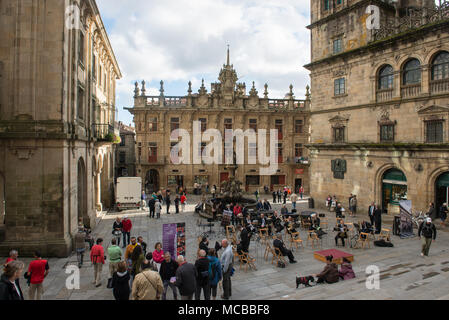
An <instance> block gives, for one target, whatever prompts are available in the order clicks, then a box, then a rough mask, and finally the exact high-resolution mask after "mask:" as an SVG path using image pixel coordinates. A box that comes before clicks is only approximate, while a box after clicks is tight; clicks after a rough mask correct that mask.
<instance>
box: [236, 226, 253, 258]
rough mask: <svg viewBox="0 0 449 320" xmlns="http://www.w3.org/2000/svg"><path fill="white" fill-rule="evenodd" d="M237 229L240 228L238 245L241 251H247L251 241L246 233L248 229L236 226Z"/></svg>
mask: <svg viewBox="0 0 449 320" xmlns="http://www.w3.org/2000/svg"><path fill="white" fill-rule="evenodd" d="M238 229H239V230H240V245H241V248H242V251H243V252H247V253H248V250H249V244H250V241H251V238H250V236H249V233H248V229H247V228H246V227H242V226H240V225H239V226H238Z"/></svg>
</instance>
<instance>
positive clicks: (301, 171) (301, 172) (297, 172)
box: [295, 169, 304, 174]
mask: <svg viewBox="0 0 449 320" xmlns="http://www.w3.org/2000/svg"><path fill="white" fill-rule="evenodd" d="M295 173H296V174H304V169H296V171H295Z"/></svg>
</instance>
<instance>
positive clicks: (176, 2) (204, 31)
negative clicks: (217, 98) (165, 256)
mask: <svg viewBox="0 0 449 320" xmlns="http://www.w3.org/2000/svg"><path fill="white" fill-rule="evenodd" d="M97 4H98V7H99V9H100V13H101V15H102V18H103V21H104V23H105V26H106V29H107V32H108V35H109V39H110V41H111V44H112V47H113V49H114V52H115V55H116V57H117V60H118V63H119V65H120V68H121V71H122V73H123V79H122V80H120V81H119V82H118V83H117V106H118V109H119V120H121V121H123V122H124V123H126V124H129V123H131V122H132V116H131V114H130V113H129V112H128V111H125V110H123V108H124V107H132V104H133V99H132V97H133V90H134V82H136V81H139V83H140V82H141V81H142V80H145V81H146V82H147V94H152V95H153V94H154V95H159V82H160V81H161V80H164V82H165V86H164V87H165V95H167V96H168V95H170V96H182V95H186V94H187V87H188V85H187V83H188V82H189V80H190V81H192V84H193V85H192V87H193V90H194V92H197V90H198V89H199V87H200V85H201V79H202V78H204V80H205V82H206V83H207V84H208V85H207V88H208V91H210V85H209V84H210V83H211V82H215V81H217V77H218V73H219V71H220V68H221V67H222V65H223V63H225V62H226V49H227V45H228V44H229V45H230V50H231V63H232V64H233V65H234V68H235V69H236V71H237V74H238V76H239V81H240V82H245V83H246V87H247V91H249V89H250V88H251V85H252V82H253V81H255V85H256V88H257V90H258V91H259V94H260V95H261V94H262V92H263V90H264V89H263V85H264V84H265V83H268V85H269V89H268V91H269V96H270V98H282V97H284V95H285V94H286V93H287V92H288V91H289V89H288V87H289V85H290V84H293V86H294V93H295V96H296V97H297V98H303V97H304V94H305V86H306V85H307V84H308V83H309V76H308V72H307V70H305V69H304V68H303V67H302V66H303V65H305V64H306V63H308V62H309V59H310V53H309V52H310V49H309V42H310V33H309V31H308V30H307V29H306V28H305V27H306V26H307V25H308V24H309V21H310V18H309V1H306V0H299V1H298V0H282V1H278V0H263V1H257V0H165V1H156V0H125V1H123V0H97Z"/></svg>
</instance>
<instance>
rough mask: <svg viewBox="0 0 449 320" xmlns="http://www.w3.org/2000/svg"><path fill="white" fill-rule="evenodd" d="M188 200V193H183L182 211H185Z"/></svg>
mask: <svg viewBox="0 0 449 320" xmlns="http://www.w3.org/2000/svg"><path fill="white" fill-rule="evenodd" d="M186 201H187V197H186V194H185V193H183V194H182V196H181V212H184V211H185V210H186Z"/></svg>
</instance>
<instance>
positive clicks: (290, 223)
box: [286, 217, 298, 233]
mask: <svg viewBox="0 0 449 320" xmlns="http://www.w3.org/2000/svg"><path fill="white" fill-rule="evenodd" d="M297 226H298V225H297V224H296V223H295V221H294V220H293V218H292V217H288V218H287V222H286V228H287V230H288V233H296V232H298V231H297V230H296V227H297Z"/></svg>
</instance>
